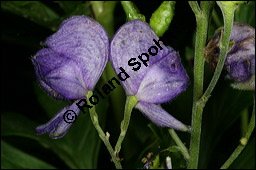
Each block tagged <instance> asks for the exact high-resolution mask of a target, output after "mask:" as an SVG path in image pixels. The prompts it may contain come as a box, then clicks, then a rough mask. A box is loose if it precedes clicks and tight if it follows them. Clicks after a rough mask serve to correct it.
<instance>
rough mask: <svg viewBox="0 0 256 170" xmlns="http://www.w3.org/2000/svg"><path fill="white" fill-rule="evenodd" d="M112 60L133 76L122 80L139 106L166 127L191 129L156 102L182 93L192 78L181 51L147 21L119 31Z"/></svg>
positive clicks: (113, 64) (130, 22)
mask: <svg viewBox="0 0 256 170" xmlns="http://www.w3.org/2000/svg"><path fill="white" fill-rule="evenodd" d="M110 60H111V62H112V66H113V68H114V69H115V71H116V73H117V74H118V72H120V68H122V69H123V70H124V71H125V72H126V74H127V75H129V78H127V79H125V81H122V80H121V81H122V82H121V83H122V85H123V87H124V89H125V91H126V94H127V95H135V96H136V98H137V99H138V103H137V105H136V106H135V107H136V108H138V109H139V110H141V111H142V112H143V113H144V114H145V116H146V117H148V118H149V119H150V120H151V121H153V122H154V123H155V124H157V125H159V126H162V127H169V128H175V129H178V130H185V131H186V130H188V128H187V127H186V126H185V125H183V124H182V123H181V122H179V121H178V120H176V119H175V118H173V117H172V116H171V115H169V114H168V113H167V112H165V111H164V110H163V109H162V108H161V107H160V106H157V105H155V104H156V103H164V102H168V101H170V100H172V99H173V98H174V97H176V96H177V95H179V94H180V93H181V92H182V91H183V90H185V89H186V87H187V86H188V84H189V78H188V76H187V74H186V71H185V69H184V68H183V67H182V65H181V62H180V56H179V54H178V53H177V52H175V51H174V50H173V49H172V48H170V47H166V46H165V45H164V44H163V43H162V41H161V40H159V38H158V37H157V35H156V34H155V33H154V31H153V30H152V29H151V28H150V26H149V25H148V24H147V23H146V22H143V21H140V20H132V21H129V22H127V23H126V24H124V25H123V26H122V27H121V28H120V29H119V30H118V31H117V33H116V34H115V36H114V37H113V39H112V41H111V45H110ZM174 122H175V123H174Z"/></svg>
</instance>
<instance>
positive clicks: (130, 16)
mask: <svg viewBox="0 0 256 170" xmlns="http://www.w3.org/2000/svg"><path fill="white" fill-rule="evenodd" d="M121 5H122V6H123V8H124V12H125V14H126V17H127V20H128V21H131V20H134V19H139V20H141V21H146V19H145V16H144V15H142V14H140V12H139V10H138V8H137V7H136V6H135V5H134V4H133V3H132V2H131V1H121Z"/></svg>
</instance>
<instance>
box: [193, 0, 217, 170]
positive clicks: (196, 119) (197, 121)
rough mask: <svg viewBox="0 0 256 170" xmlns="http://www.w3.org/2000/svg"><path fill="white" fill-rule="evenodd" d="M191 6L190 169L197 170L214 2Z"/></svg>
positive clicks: (195, 3)
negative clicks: (193, 20) (194, 23)
mask: <svg viewBox="0 0 256 170" xmlns="http://www.w3.org/2000/svg"><path fill="white" fill-rule="evenodd" d="M189 5H190V7H191V9H192V10H193V12H194V13H195V16H196V21H197V28H196V42H195V58H194V89H193V108H192V122H191V128H192V131H191V140H190V150H189V152H190V159H189V160H188V168H189V169H196V168H197V167H198V158H199V147H200V137H201V124H202V113H203V108H204V105H205V103H206V101H207V100H203V102H202V100H201V97H202V95H203V81H204V47H205V44H206V39H207V31H208V22H209V16H210V11H211V9H212V7H213V2H201V9H200V7H199V5H198V3H197V2H193V1H191V2H189Z"/></svg>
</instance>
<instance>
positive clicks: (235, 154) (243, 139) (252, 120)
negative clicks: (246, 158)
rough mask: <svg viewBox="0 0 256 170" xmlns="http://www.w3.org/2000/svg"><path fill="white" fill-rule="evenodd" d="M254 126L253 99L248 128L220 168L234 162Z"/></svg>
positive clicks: (224, 167)
mask: <svg viewBox="0 0 256 170" xmlns="http://www.w3.org/2000/svg"><path fill="white" fill-rule="evenodd" d="M254 127H255V100H254V105H253V111H252V116H251V120H250V123H249V126H248V129H247V132H246V134H245V137H243V138H242V139H240V144H239V145H238V147H237V148H236V149H235V151H234V152H233V153H232V155H231V156H230V157H229V159H228V160H227V161H226V162H225V163H224V164H223V165H222V167H221V168H220V169H227V168H228V167H229V166H230V165H231V164H232V163H233V162H234V160H235V159H236V158H237V157H238V155H239V154H240V153H241V152H242V151H243V149H244V148H245V146H246V144H247V142H248V140H249V139H250V136H251V134H252V132H253V130H254Z"/></svg>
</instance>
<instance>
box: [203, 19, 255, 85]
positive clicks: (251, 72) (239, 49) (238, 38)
mask: <svg viewBox="0 0 256 170" xmlns="http://www.w3.org/2000/svg"><path fill="white" fill-rule="evenodd" d="M222 31H223V27H221V28H219V29H218V30H217V33H216V34H215V35H214V36H213V37H212V38H211V39H210V41H209V43H208V44H207V46H206V48H205V59H206V61H207V62H209V63H210V65H211V67H212V69H213V70H215V68H216V66H217V62H218V57H219V54H220V48H219V45H220V37H221V32H222ZM225 69H226V71H227V76H226V77H227V78H228V79H231V80H233V82H234V83H233V84H231V85H232V87H234V88H237V89H243V90H255V29H254V28H252V27H251V26H249V25H247V24H244V23H238V22H235V23H234V25H233V29H232V32H231V36H230V50H229V52H228V54H227V57H226V60H225Z"/></svg>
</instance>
